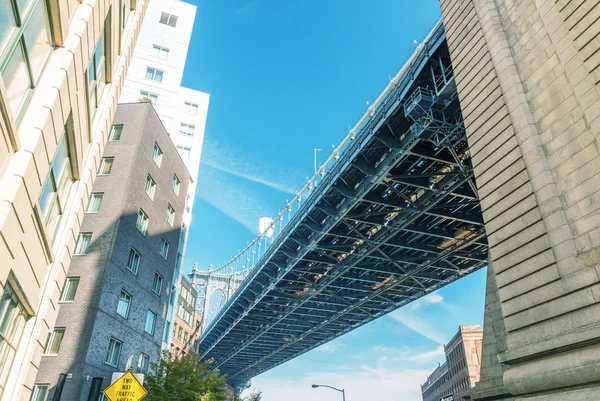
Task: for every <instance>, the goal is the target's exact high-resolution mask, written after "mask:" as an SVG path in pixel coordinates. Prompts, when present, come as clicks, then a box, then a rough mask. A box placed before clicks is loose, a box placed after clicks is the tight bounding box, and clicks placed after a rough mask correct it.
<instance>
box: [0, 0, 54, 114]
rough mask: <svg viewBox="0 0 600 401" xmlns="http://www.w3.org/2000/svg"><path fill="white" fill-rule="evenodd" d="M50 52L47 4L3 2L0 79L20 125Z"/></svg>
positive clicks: (0, 5) (0, 9)
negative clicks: (0, 78)
mask: <svg viewBox="0 0 600 401" xmlns="http://www.w3.org/2000/svg"><path fill="white" fill-rule="evenodd" d="M32 3H33V4H32ZM16 21H17V22H16ZM51 50H52V40H51V35H50V30H49V24H48V20H47V18H46V2H45V1H41V0H39V1H2V2H1V4H0V59H1V60H3V62H2V66H1V67H0V68H1V69H0V75H2V80H3V81H4V84H5V85H6V100H7V103H8V105H9V107H10V109H11V111H12V114H13V116H14V118H15V120H17V121H20V117H21V116H22V114H23V111H24V110H25V105H26V104H27V102H28V101H29V99H30V98H31V94H32V93H33V90H34V88H35V86H36V85H37V81H38V79H39V77H40V75H41V72H42V69H43V67H44V65H45V64H46V61H47V60H48V56H49V55H50V51H51Z"/></svg>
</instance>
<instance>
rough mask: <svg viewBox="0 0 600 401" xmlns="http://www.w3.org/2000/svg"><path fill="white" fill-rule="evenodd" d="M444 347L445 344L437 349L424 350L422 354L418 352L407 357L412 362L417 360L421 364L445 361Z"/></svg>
mask: <svg viewBox="0 0 600 401" xmlns="http://www.w3.org/2000/svg"><path fill="white" fill-rule="evenodd" d="M444 355H445V352H444V347H443V346H441V345H440V346H439V347H437V348H436V349H434V350H432V351H426V352H422V353H420V354H416V355H411V356H409V357H408V358H406V360H408V361H410V362H415V363H420V364H424V363H429V362H432V361H438V360H439V361H440V362H441V361H443V360H444Z"/></svg>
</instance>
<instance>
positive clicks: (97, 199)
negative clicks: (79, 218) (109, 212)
mask: <svg viewBox="0 0 600 401" xmlns="http://www.w3.org/2000/svg"><path fill="white" fill-rule="evenodd" d="M103 196H104V193H102V192H95V193H92V194H91V195H90V199H89V200H88V204H87V207H86V208H85V212H86V213H98V212H99V211H100V204H102V197H103Z"/></svg>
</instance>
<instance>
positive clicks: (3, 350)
mask: <svg viewBox="0 0 600 401" xmlns="http://www.w3.org/2000/svg"><path fill="white" fill-rule="evenodd" d="M0 29H1V28H0ZM28 317H29V316H27V314H26V313H25V308H24V307H23V304H21V302H19V299H18V298H17V295H16V293H15V292H14V290H13V289H12V287H11V286H10V284H8V283H6V285H5V286H4V291H3V293H2V297H1V298H0V355H2V359H1V362H0V393H1V392H2V391H3V389H4V385H5V384H6V380H7V378H8V372H9V370H10V369H11V367H12V364H13V361H14V359H15V353H16V352H17V346H18V345H19V341H20V340H21V334H22V333H23V328H24V327H25V321H26V320H27V319H28Z"/></svg>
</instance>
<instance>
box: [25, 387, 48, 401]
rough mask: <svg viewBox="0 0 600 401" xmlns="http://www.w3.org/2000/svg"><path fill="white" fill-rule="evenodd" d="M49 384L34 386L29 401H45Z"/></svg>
mask: <svg viewBox="0 0 600 401" xmlns="http://www.w3.org/2000/svg"><path fill="white" fill-rule="evenodd" d="M49 387H50V385H49V384H34V385H33V390H32V391H31V396H30V397H29V401H46V399H47V397H48V388H49Z"/></svg>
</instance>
